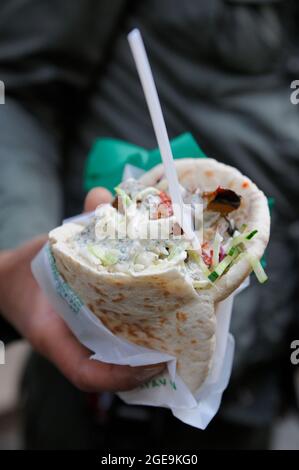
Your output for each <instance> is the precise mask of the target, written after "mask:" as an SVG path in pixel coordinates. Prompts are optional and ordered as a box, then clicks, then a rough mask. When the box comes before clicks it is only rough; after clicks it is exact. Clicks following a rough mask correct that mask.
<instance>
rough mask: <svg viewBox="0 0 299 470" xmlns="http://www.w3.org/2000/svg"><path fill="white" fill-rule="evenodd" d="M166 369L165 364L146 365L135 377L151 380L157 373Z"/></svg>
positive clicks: (143, 380) (141, 379) (139, 379)
mask: <svg viewBox="0 0 299 470" xmlns="http://www.w3.org/2000/svg"><path fill="white" fill-rule="evenodd" d="M164 369H165V364H158V365H156V366H152V367H144V368H143V369H141V370H140V371H139V372H138V373H137V374H136V375H135V377H136V379H137V380H138V381H139V382H146V380H149V379H151V378H152V377H155V375H158V374H160V373H161V372H163V371H164Z"/></svg>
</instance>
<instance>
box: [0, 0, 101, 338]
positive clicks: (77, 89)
mask: <svg viewBox="0 0 299 470" xmlns="http://www.w3.org/2000/svg"><path fill="white" fill-rule="evenodd" d="M96 3H97V2H95V1H94V0H92V1H91V0H80V1H77V2H73V1H70V0H66V1H64V2H61V0H51V1H46V0H39V1H38V2H37V1H34V0H22V1H20V0H1V8H0V80H1V81H2V82H3V84H4V87H5V104H0V250H2V249H9V248H14V247H16V246H17V245H19V244H21V243H22V242H24V241H25V240H28V239H30V238H31V237H33V236H35V235H37V234H39V233H43V232H47V231H48V230H49V229H51V228H52V227H53V226H55V225H56V224H57V223H58V222H59V220H60V218H61V212H62V194H63V191H62V187H61V177H62V170H63V148H64V145H65V140H66V135H67V133H68V130H69V129H68V123H69V119H70V116H74V113H75V111H76V109H77V104H78V97H81V96H82V99H83V95H84V93H85V92H87V90H88V87H89V86H90V81H91V76H92V72H93V70H94V69H95V67H96V64H97V62H98V60H99V55H100V52H99V51H100V49H99V47H98V46H99V43H98V41H97V38H96V36H95V34H96V32H97V31H98V30H99V24H98V22H95V21H94V22H93V23H92V22H91V18H92V15H93V14H96V12H95V11H93V6H94V7H95V6H96ZM99 3H102V2H99ZM93 25H94V26H93ZM0 101H1V100H0ZM0 311H1V305H0ZM16 337H17V335H16V333H15V332H14V331H13V330H12V329H11V328H10V327H9V325H8V324H6V323H5V322H4V320H2V319H1V315H0V339H1V340H2V341H4V342H6V341H8V340H10V339H15V338H16Z"/></svg>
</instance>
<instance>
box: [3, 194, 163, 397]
mask: <svg viewBox="0 0 299 470" xmlns="http://www.w3.org/2000/svg"><path fill="white" fill-rule="evenodd" d="M110 200H111V194H110V193H109V192H108V191H106V190H105V189H101V188H96V189H94V190H92V191H91V192H90V193H89V194H88V195H87V198H86V201H85V210H86V211H92V210H94V209H95V208H96V207H97V206H98V205H99V204H100V203H104V202H110ZM46 240H47V236H41V237H38V238H36V239H34V240H32V241H30V242H28V243H26V244H25V245H23V246H21V247H20V248H17V249H15V250H11V251H6V252H2V253H1V254H0V310H1V313H2V314H3V315H4V317H5V318H6V319H7V320H8V321H9V322H10V323H11V324H12V325H13V326H14V327H15V328H16V329H17V330H18V331H19V332H20V333H21V335H22V336H24V337H25V338H27V339H28V341H29V342H30V343H31V344H32V346H33V348H34V349H36V350H37V351H38V352H39V353H40V354H42V355H43V356H45V357H46V358H47V359H48V360H50V361H51V362H53V363H54V364H55V365H56V366H57V368H58V369H59V370H60V371H61V372H62V373H63V374H64V375H65V376H66V377H67V379H68V380H70V382H72V383H73V384H74V385H75V386H76V387H78V388H79V389H81V390H83V391H87V392H99V391H104V390H108V391H120V390H129V389H131V388H134V387H136V386H137V385H140V384H141V383H142V382H144V381H146V380H148V379H150V378H151V377H153V376H154V375H156V374H158V373H160V372H162V370H163V369H164V365H161V364H159V365H155V366H146V367H130V366H117V365H112V364H106V363H103V362H99V361H92V360H90V359H89V357H90V354H91V353H90V351H89V350H88V349H87V348H85V347H84V346H83V345H81V344H80V343H79V342H78V340H77V339H76V338H75V336H74V335H73V334H72V332H71V331H70V330H69V328H68V327H67V325H66V324H65V323H64V321H63V320H62V319H61V318H60V317H59V316H58V315H57V314H56V312H55V311H54V310H53V309H52V307H51V306H50V304H49V303H48V301H47V299H46V297H45V296H44V295H43V293H42V292H41V290H40V288H39V286H38V284H37V283H36V281H35V279H34V277H33V275H32V272H31V266H30V265H31V261H32V259H33V258H34V257H35V255H36V254H37V253H38V251H39V250H40V249H41V248H42V246H43V244H44V243H45V242H46Z"/></svg>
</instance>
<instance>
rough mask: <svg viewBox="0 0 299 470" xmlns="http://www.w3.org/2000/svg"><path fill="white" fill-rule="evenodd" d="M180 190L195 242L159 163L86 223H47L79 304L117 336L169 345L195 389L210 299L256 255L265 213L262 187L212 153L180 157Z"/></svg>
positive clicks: (204, 354)
mask: <svg viewBox="0 0 299 470" xmlns="http://www.w3.org/2000/svg"><path fill="white" fill-rule="evenodd" d="M176 168H177V173H178V178H179V182H180V185H181V187H182V194H183V199H184V202H185V203H186V204H188V205H189V207H190V208H191V210H190V212H191V216H192V217H193V222H194V224H196V222H198V221H197V220H196V219H197V217H198V211H197V210H196V209H197V208H198V207H200V208H201V212H200V213H201V215H202V217H201V228H200V229H201V230H202V233H203V240H202V243H201V246H199V247H198V249H196V248H194V246H192V245H191V244H190V242H189V241H188V240H187V239H186V237H185V235H184V233H183V231H182V229H181V227H180V226H179V224H178V221H177V220H176V219H175V216H174V214H173V210H172V203H171V200H170V198H169V196H168V193H167V190H168V188H167V181H166V180H165V178H164V171H163V166H162V165H158V166H157V167H155V168H153V169H152V170H151V171H149V172H148V173H146V174H145V175H143V176H142V177H141V179H140V180H137V181H136V180H128V181H126V182H124V183H122V184H121V185H120V186H119V187H118V188H116V192H117V197H116V198H115V200H114V202H113V204H112V205H110V204H104V205H101V206H99V207H98V208H97V210H96V212H95V214H94V215H93V216H92V217H91V218H90V220H89V221H88V222H87V223H85V224H84V225H82V224H79V223H67V224H65V225H63V226H61V227H58V228H56V229H54V230H53V231H51V232H50V234H49V240H50V246H51V250H52V253H53V256H54V258H55V262H56V265H57V269H58V271H59V272H60V274H61V276H62V277H63V278H64V279H65V281H66V282H67V283H68V284H69V285H70V286H71V287H72V289H73V290H74V291H75V292H76V293H77V294H78V295H79V297H80V298H81V299H82V300H83V301H84V303H85V304H86V306H87V307H88V308H89V309H90V310H91V312H93V314H94V315H96V316H97V317H98V318H99V319H100V320H101V322H102V323H103V324H104V325H105V326H106V327H107V328H108V329H109V330H110V331H111V332H112V333H114V334H115V335H117V336H120V337H122V338H125V339H126V340H128V341H130V342H131V343H134V344H137V345H141V346H145V347H147V348H151V349H155V350H158V351H161V352H165V353H168V354H171V355H173V356H175V357H176V358H177V372H178V374H179V375H180V377H181V378H182V380H183V381H184V383H185V384H186V385H187V387H188V388H189V389H190V390H191V392H195V391H196V390H197V389H198V388H199V387H200V386H201V385H202V383H203V382H204V380H205V379H206V377H207V375H208V373H209V370H210V367H211V364H212V360H213V354H214V351H215V331H216V322H217V317H216V314H215V307H216V305H217V303H218V302H219V301H221V300H224V299H225V298H227V297H228V296H229V295H230V294H231V293H232V292H233V291H234V290H235V289H236V288H237V287H238V286H240V284H241V283H242V282H243V281H244V279H245V278H246V277H247V276H248V275H249V274H250V272H251V271H252V270H254V272H255V274H256V275H257V277H258V279H259V281H260V282H264V281H265V280H266V279H267V277H266V274H265V272H264V270H263V268H262V266H261V264H260V261H259V260H260V258H261V257H262V255H263V253H264V250H265V248H266V246H267V243H268V239H269V231H270V216H269V210H268V204H267V199H266V197H265V196H264V194H263V192H262V191H260V190H259V189H258V188H257V186H256V185H255V184H254V183H253V182H252V181H251V180H250V179H249V178H247V177H245V176H243V175H242V174H241V173H240V172H239V171H238V170H236V169H235V168H232V167H230V166H227V165H224V164H222V163H219V162H217V161H215V160H213V159H208V158H207V159H181V160H178V161H176Z"/></svg>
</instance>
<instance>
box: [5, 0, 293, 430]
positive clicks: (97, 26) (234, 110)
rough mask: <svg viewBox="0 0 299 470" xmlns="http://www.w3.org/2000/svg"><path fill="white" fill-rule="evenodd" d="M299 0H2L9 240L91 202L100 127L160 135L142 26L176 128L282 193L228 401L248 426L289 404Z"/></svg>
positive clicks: (238, 321)
mask: <svg viewBox="0 0 299 470" xmlns="http://www.w3.org/2000/svg"><path fill="white" fill-rule="evenodd" d="M293 7H295V3H294V2H291V1H287V0H285V1H283V0H281V1H279V0H277V1H275V0H209V1H208V2H207V1H204V0H202V1H199V0H189V1H188V2H182V1H181V0H143V1H142V2H137V1H126V0H113V1H111V0H109V1H108V0H77V1H73V0H64V1H63V2H62V1H61V0H51V1H48V0H39V1H38V2H36V1H34V0H22V1H20V0H1V7H0V79H1V80H3V82H4V83H5V87H6V104H5V105H1V106H0V196H1V197H0V220H1V228H0V247H1V248H8V247H14V246H16V245H18V244H19V243H21V242H23V241H24V240H26V239H29V238H30V237H32V236H34V235H36V234H38V233H40V232H46V231H48V230H49V229H50V228H52V227H53V226H55V225H57V224H58V223H59V221H60V220H61V217H62V214H66V215H70V214H74V213H77V212H79V211H80V210H81V207H82V202H83V197H84V193H83V189H82V172H83V166H84V160H85V157H86V154H87V152H88V150H89V148H90V146H91V144H92V142H93V140H94V139H95V137H97V136H112V137H117V138H120V139H125V140H129V141H132V142H134V143H136V144H139V145H142V146H145V147H149V148H150V147H154V146H156V143H155V139H154V135H153V131H152V128H151V124H150V120H149V116H148V111H147V109H146V106H145V102H144V97H143V95H142V91H141V87H140V84H139V80H138V77H137V73H136V71H135V67H134V64H133V61H132V58H131V54H130V51H129V47H128V44H127V40H126V32H128V31H129V30H130V29H131V28H133V27H135V26H138V27H140V29H141V31H142V34H143V37H144V40H145V44H146V47H147V49H148V52H149V57H150V61H151V64H152V67H153V72H154V75H155V79H156V83H157V86H158V90H159V94H160V98H161V102H162V107H163V111H164V114H165V118H166V123H167V127H168V130H169V134H170V136H171V137H173V136H175V135H177V134H179V133H182V132H184V131H191V132H192V133H193V135H194V136H195V138H196V139H197V140H198V142H199V144H200V145H201V146H202V148H203V150H204V151H205V153H206V154H207V155H209V156H211V157H215V158H216V159H218V160H221V161H223V162H225V163H228V164H232V165H233V166H236V167H237V168H239V169H240V170H241V171H242V172H244V173H245V174H246V175H248V176H249V177H250V178H252V179H253V180H254V181H255V182H256V183H257V185H258V186H259V187H261V189H263V190H264V192H265V193H266V194H267V195H268V196H271V197H274V198H275V209H274V213H273V222H272V236H271V242H270V246H269V249H268V252H267V263H268V264H267V270H268V274H269V277H270V281H269V282H268V284H267V285H266V286H262V287H261V286H259V285H257V283H256V282H255V281H254V280H253V282H252V286H251V288H250V289H248V291H246V292H244V294H242V295H240V296H239V297H238V299H237V301H236V306H235V311H234V315H233V320H232V331H233V333H234V334H235V337H236V340H237V347H236V357H235V367H234V372H233V377H232V382H231V386H230V388H229V390H228V392H227V406H224V407H223V408H222V412H223V413H224V414H226V416H227V417H228V418H229V419H234V420H237V421H240V422H244V423H247V424H258V423H261V424H262V423H266V422H270V421H271V419H272V418H273V416H275V414H276V413H277V411H278V409H279V408H280V404H281V393H280V390H281V388H280V381H281V374H280V371H281V370H282V369H283V364H285V363H284V362H282V361H288V359H286V358H285V356H286V351H288V347H289V346H288V341H289V336H288V335H289V330H290V328H291V326H292V325H293V322H294V318H295V316H294V312H295V290H296V288H297V286H298V275H297V273H298V269H297V265H296V260H295V252H296V250H297V252H298V242H297V241H296V237H295V238H294V237H292V233H293V232H292V230H293V229H294V226H295V225H296V223H297V221H298V220H299V205H298V203H297V201H298V200H299V184H298V174H299V171H298V167H299V133H298V128H299V117H298V110H297V108H296V107H295V106H294V105H292V104H291V102H290V92H291V90H290V82H291V78H292V77H291V75H292V66H291V65H290V64H292V61H291V59H292V58H291V57H289V51H292V48H291V41H294V38H293V37H292V36H291V34H290V32H291V19H292V18H293V15H292V10H291V8H293ZM293 78H296V77H295V76H294V77H293ZM297 78H298V77H297ZM282 358H283V359H282ZM287 366H288V364H287ZM257 410H258V411H257Z"/></svg>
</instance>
